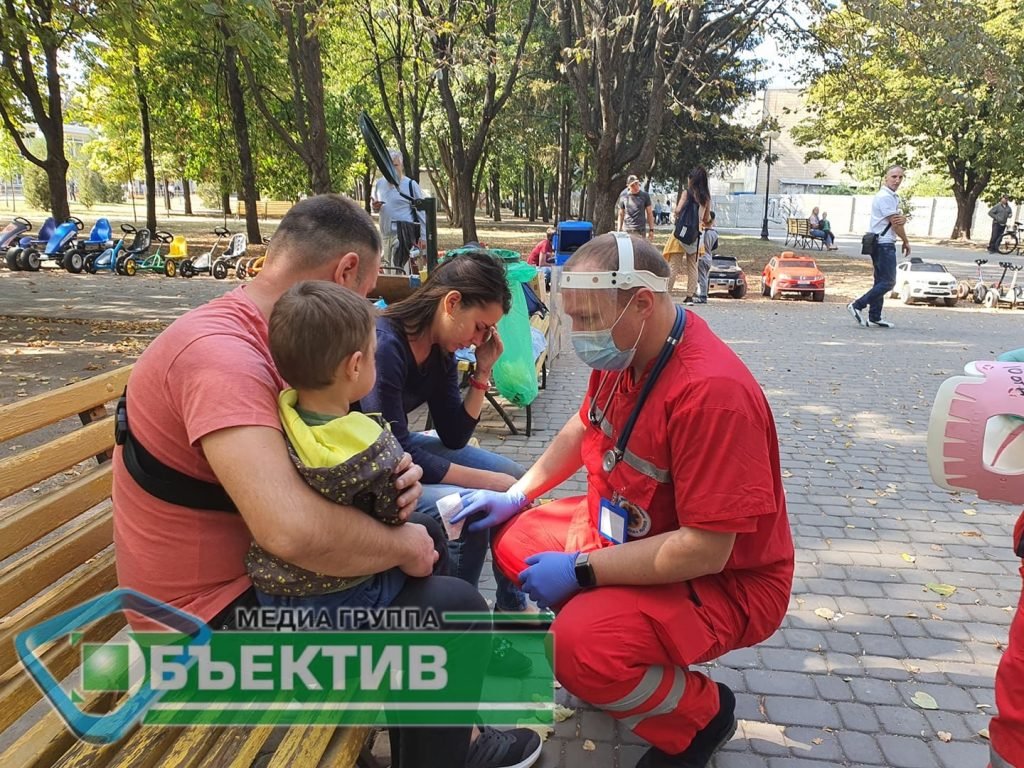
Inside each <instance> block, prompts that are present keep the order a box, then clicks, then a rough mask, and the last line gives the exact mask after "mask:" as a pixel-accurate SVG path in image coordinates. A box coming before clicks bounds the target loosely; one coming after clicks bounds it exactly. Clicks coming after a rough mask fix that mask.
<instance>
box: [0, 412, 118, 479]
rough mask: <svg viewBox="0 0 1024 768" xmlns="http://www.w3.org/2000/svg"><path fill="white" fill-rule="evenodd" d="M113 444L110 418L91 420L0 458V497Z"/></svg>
mask: <svg viewBox="0 0 1024 768" xmlns="http://www.w3.org/2000/svg"><path fill="white" fill-rule="evenodd" d="M113 445H114V417H113V416H108V417H107V418H105V419H101V420H99V421H94V422H93V423H92V424H87V425H86V426H84V427H82V428H81V429H76V430H75V431H74V432H72V433H70V434H67V435H62V436H61V437H58V438H57V439H56V440H51V441H50V442H49V443H46V444H44V445H40V446H37V447H35V448H30V449H29V450H27V451H24V452H22V453H19V454H16V455H14V456H11V457H9V458H6V459H3V460H2V461H0V499H4V498H6V497H8V496H12V495H14V494H15V493H17V492H18V491H23V490H25V489H26V488H29V487H31V486H32V485H35V484H36V483H38V482H39V481H40V480H45V479H46V478H48V477H51V476H52V475H55V474H57V473H58V472H62V471H63V470H65V469H68V468H69V467H73V466H75V464H77V463H78V462H80V461H84V460H85V459H88V458H91V457H93V456H96V455H97V454H100V453H103V452H105V451H108V450H110V448H111V447H113Z"/></svg>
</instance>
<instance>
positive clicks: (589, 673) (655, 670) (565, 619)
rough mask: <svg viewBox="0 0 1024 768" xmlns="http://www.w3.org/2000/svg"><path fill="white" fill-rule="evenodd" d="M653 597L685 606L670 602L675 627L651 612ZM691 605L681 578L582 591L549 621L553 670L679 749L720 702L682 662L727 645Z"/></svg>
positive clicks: (623, 719)
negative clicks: (678, 608) (680, 608)
mask: <svg viewBox="0 0 1024 768" xmlns="http://www.w3.org/2000/svg"><path fill="white" fill-rule="evenodd" d="M652 600H653V602H652ZM659 603H661V604H662V605H665V604H669V605H672V604H674V605H681V606H684V608H683V611H682V612H679V611H675V610H674V609H670V612H671V613H672V614H673V617H671V618H669V619H668V620H669V622H670V623H671V625H672V627H674V628H675V629H674V630H673V629H671V628H670V627H669V626H668V625H666V624H665V623H664V622H663V621H661V620H659V619H658V618H657V617H656V616H652V615H651V614H652V613H655V614H656V613H659V610H658V609H659V607H660V606H659ZM698 611H699V609H698V608H697V606H696V605H695V604H694V603H693V602H692V601H691V600H690V592H689V589H688V588H687V587H686V586H685V585H681V584H672V585H665V586H658V587H599V588H598V589H595V590H592V591H588V592H581V593H579V594H577V595H576V596H575V597H573V598H572V599H570V600H569V602H568V603H566V604H565V606H563V607H562V609H561V610H560V611H559V613H558V616H557V617H556V618H555V622H554V624H553V625H552V628H551V632H552V634H553V635H554V642H555V676H556V677H557V678H558V680H559V682H561V683H562V685H564V686H565V688H566V690H568V691H569V692H570V693H572V694H573V695H574V696H577V697H578V698H580V699H582V700H583V701H586V702H588V703H590V704H592V705H593V706H595V707H598V708H600V709H603V710H605V711H606V712H608V713H609V714H610V715H612V717H614V718H616V719H617V720H618V721H619V722H620V723H622V725H623V726H624V727H626V728H629V729H630V730H632V731H633V732H634V733H635V734H636V735H637V736H639V737H640V738H642V739H644V740H646V741H649V742H650V743H651V744H653V745H654V746H656V747H658V748H659V749H661V750H663V751H664V752H667V753H668V754H677V753H679V752H682V751H683V750H685V749H686V748H687V747H688V746H689V745H690V742H692V741H693V737H694V736H695V735H696V734H697V731H699V730H700V729H701V728H703V727H704V726H706V725H707V724H708V723H709V722H710V721H711V718H713V717H714V716H715V714H716V713H717V712H718V706H719V699H718V688H717V686H716V685H715V684H714V683H713V682H712V681H711V680H710V679H709V678H708V677H707V676H705V675H703V674H701V673H699V672H694V671H692V670H690V669H688V667H689V665H690V664H696V663H699V662H702V661H706V660H709V659H712V658H716V657H717V656H719V655H721V654H722V653H724V652H725V651H726V650H729V649H728V648H723V647H722V646H720V645H719V644H718V643H717V642H716V641H715V638H714V633H713V632H711V631H710V628H709V627H708V625H707V622H706V620H705V618H704V617H702V616H699V615H697V614H698ZM683 616H686V618H685V619H683V620H682V621H681V622H680V621H677V620H676V619H677V618H680V617H683ZM684 627H686V628H684ZM725 634H730V633H729V632H728V630H726V631H725Z"/></svg>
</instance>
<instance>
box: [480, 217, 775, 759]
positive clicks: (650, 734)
mask: <svg viewBox="0 0 1024 768" xmlns="http://www.w3.org/2000/svg"><path fill="white" fill-rule="evenodd" d="M668 280H669V268H668V265H667V264H666V263H665V260H664V259H663V258H662V256H661V254H660V253H658V251H657V250H656V249H655V248H654V247H653V246H652V245H650V244H649V243H647V242H646V241H644V240H642V239H640V238H635V237H632V238H631V237H630V236H629V235H626V234H624V233H612V234H607V235H602V236H600V237H597V238H594V239H593V240H591V241H590V242H589V243H587V244H586V245H584V246H582V247H581V248H580V249H579V250H578V251H576V253H575V254H574V255H573V256H572V258H571V259H570V260H569V261H568V263H567V264H566V266H565V269H564V272H563V274H562V276H561V280H560V283H559V285H560V290H561V294H562V301H563V304H564V310H565V312H566V314H567V315H569V317H570V318H571V319H572V342H573V347H574V348H575V350H576V352H577V354H578V355H579V356H580V358H581V359H582V360H583V361H584V362H585V363H587V364H588V365H589V366H590V367H591V368H593V369H594V371H593V373H592V374H591V377H590V383H589V386H588V389H587V394H586V396H585V397H584V400H583V404H582V406H581V407H580V410H579V413H578V414H575V415H573V416H572V417H571V418H570V419H569V422H568V423H567V424H566V425H565V426H564V427H563V429H562V431H561V432H560V433H559V434H558V436H557V437H556V438H555V440H554V442H553V443H552V444H551V445H550V446H549V447H548V449H547V450H546V451H545V452H544V455H543V456H541V457H540V459H539V460H538V461H537V463H536V464H535V465H534V466H533V467H532V468H531V469H530V470H529V471H528V472H527V473H526V474H525V475H524V476H523V477H522V478H521V479H520V480H519V481H517V482H516V483H515V485H513V486H512V488H511V489H510V490H509V491H507V492H505V493H497V492H493V491H467V492H466V493H465V494H464V502H465V506H464V508H463V511H462V512H461V513H460V515H461V516H462V517H463V518H467V519H469V521H470V522H469V525H470V527H471V528H473V527H476V528H481V527H483V528H486V527H492V526H497V525H502V524H504V527H503V528H502V529H501V532H500V534H499V535H498V537H497V540H496V542H495V544H494V553H495V556H496V558H497V561H498V564H499V566H500V567H501V568H502V570H503V571H505V573H507V574H508V575H509V576H514V577H517V578H518V580H519V581H520V582H521V584H522V586H523V588H524V589H525V590H526V591H527V592H528V593H529V594H530V596H531V597H532V598H533V599H534V600H536V601H537V602H538V603H539V604H540V605H541V606H545V607H552V608H554V609H555V610H556V611H557V617H556V619H555V622H554V624H553V628H552V631H553V632H554V636H555V672H556V675H557V676H558V679H559V680H560V681H561V682H562V684H563V685H564V686H565V687H566V688H567V689H568V690H569V691H570V692H572V693H573V694H574V695H576V696H578V697H579V698H581V699H583V700H584V701H587V702H590V703H591V704H593V705H595V706H597V707H600V708H601V709H603V710H605V711H606V712H608V713H609V714H611V715H612V716H613V717H615V718H617V719H618V720H619V721H620V722H621V723H622V724H623V725H624V726H625V727H627V728H630V729H631V730H633V732H635V733H636V734H637V735H638V736H640V737H642V738H643V739H645V740H647V741H649V742H650V743H651V744H652V747H651V748H650V749H649V750H648V751H647V753H646V754H645V755H644V756H643V757H642V758H641V759H640V762H639V763H638V764H637V765H638V768H658V767H660V766H665V767H668V766H673V767H679V768H691V767H693V768H697V767H698V766H700V767H703V766H705V765H706V764H707V763H708V761H709V760H710V759H711V755H712V753H713V752H714V751H715V750H716V749H718V747H719V746H721V745H722V744H723V743H724V742H725V741H727V740H728V739H729V738H731V736H732V734H733V732H734V731H735V728H736V720H735V716H734V708H735V698H734V696H733V694H732V691H730V690H729V688H728V687H726V686H724V685H722V684H720V683H719V684H716V683H714V682H713V681H711V680H710V679H709V678H708V677H706V676H705V675H704V674H702V673H700V672H697V671H694V670H692V669H690V666H691V665H693V664H699V663H701V662H706V661H709V660H711V659H714V658H717V657H719V656H721V655H722V654H724V653H726V652H728V651H731V650H733V649H736V648H743V647H746V646H751V645H754V644H756V643H759V642H761V641H762V640H764V639H765V638H767V637H769V636H770V635H771V634H772V633H773V632H775V630H776V629H778V627H779V625H780V624H781V622H782V619H783V616H784V615H785V613H786V609H787V606H788V603H789V595H790V587H791V585H792V578H793V542H792V538H791V534H790V528H789V520H788V518H787V516H786V500H785V495H784V493H783V488H782V474H781V470H780V468H779V450H778V438H777V436H776V432H775V424H774V421H773V419H772V414H771V410H770V408H769V406H768V403H767V401H766V400H765V397H764V394H763V393H762V391H761V388H760V387H759V386H758V384H757V382H756V381H755V380H754V378H753V376H752V375H751V373H750V371H749V370H747V367H746V366H745V365H744V364H743V363H742V362H741V361H740V360H739V358H738V357H737V356H736V355H735V354H734V353H733V352H732V350H730V349H729V347H727V346H726V345H725V343H723V342H722V341H721V340H720V339H719V338H718V337H717V336H715V334H714V333H712V332H711V330H710V329H709V328H708V325H707V323H705V322H704V321H703V320H702V319H701V318H700V317H698V316H697V315H695V314H693V313H691V312H686V311H685V310H684V309H683V308H682V307H676V306H673V304H672V300H671V298H670V295H669V292H668ZM630 421H632V422H633V423H632V426H630V424H629V422H630ZM580 467H585V468H586V472H587V495H586V496H585V497H577V498H569V499H562V500H559V501H555V502H552V503H549V504H544V505H542V506H538V507H532V508H531V507H530V504H531V502H533V501H534V500H535V499H537V498H538V497H539V496H541V495H543V494H545V493H547V492H548V491H549V490H551V489H552V488H554V487H556V486H558V485H559V484H560V483H562V482H563V481H565V480H567V479H568V478H570V477H571V476H572V475H573V474H575V473H576V471H577V470H578V469H580Z"/></svg>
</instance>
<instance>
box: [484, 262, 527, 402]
mask: <svg viewBox="0 0 1024 768" xmlns="http://www.w3.org/2000/svg"><path fill="white" fill-rule="evenodd" d="M505 266H506V270H505V272H506V279H507V280H508V287H509V290H510V291H511V292H512V309H511V310H509V313H508V314H507V315H505V316H504V317H503V318H501V320H499V321H498V333H500V334H501V341H502V343H503V344H504V345H505V351H504V352H502V353H501V357H499V358H498V362H497V363H495V365H494V371H493V375H494V386H495V388H496V389H497V390H498V392H499V393H500V394H501V396H502V397H504V398H505V399H506V400H508V401H509V402H510V403H514V404H515V405H519V406H527V405H529V404H530V403H532V402H533V401H534V400H536V399H537V367H536V364H535V362H534V359H533V334H532V332H531V331H530V315H529V313H528V311H527V309H526V295H525V294H524V293H523V287H522V284H523V283H528V282H530V281H531V280H533V278H534V277H535V276H536V275H537V268H536V267H533V266H531V265H529V264H526V263H525V262H522V261H517V262H508V263H506V265H505Z"/></svg>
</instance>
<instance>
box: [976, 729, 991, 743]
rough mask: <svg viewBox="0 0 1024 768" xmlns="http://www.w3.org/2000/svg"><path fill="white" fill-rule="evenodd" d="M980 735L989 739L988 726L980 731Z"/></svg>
mask: <svg viewBox="0 0 1024 768" xmlns="http://www.w3.org/2000/svg"><path fill="white" fill-rule="evenodd" d="M978 735H979V736H981V738H983V739H986V740H987V739H988V738H989V735H988V728H982V729H981V730H980V731H978Z"/></svg>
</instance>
